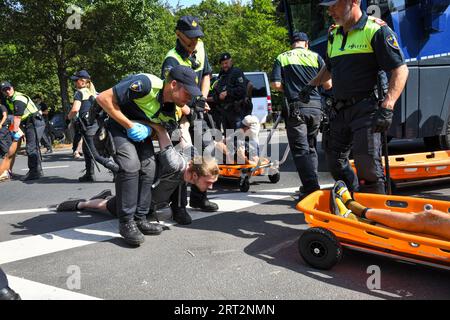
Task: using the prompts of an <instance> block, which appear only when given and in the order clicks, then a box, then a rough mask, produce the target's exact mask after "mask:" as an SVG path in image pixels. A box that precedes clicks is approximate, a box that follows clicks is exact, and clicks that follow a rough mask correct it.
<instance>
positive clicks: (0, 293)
mask: <svg viewBox="0 0 450 320" xmlns="http://www.w3.org/2000/svg"><path fill="white" fill-rule="evenodd" d="M0 300H22V299H21V298H20V296H19V295H18V294H17V293H16V292H15V291H14V290H13V289H11V288H10V287H6V288H3V289H1V290H0Z"/></svg>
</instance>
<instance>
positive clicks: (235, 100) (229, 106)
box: [214, 66, 248, 130]
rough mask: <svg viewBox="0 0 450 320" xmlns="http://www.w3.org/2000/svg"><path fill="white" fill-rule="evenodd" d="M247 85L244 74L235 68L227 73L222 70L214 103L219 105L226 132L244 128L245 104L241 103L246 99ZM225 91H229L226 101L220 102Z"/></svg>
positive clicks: (215, 91) (215, 90)
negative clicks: (221, 94)
mask: <svg viewBox="0 0 450 320" xmlns="http://www.w3.org/2000/svg"><path fill="white" fill-rule="evenodd" d="M247 83H248V80H247V79H246V77H245V75H244V73H243V72H242V71H241V69H239V68H237V67H235V66H232V67H231V68H230V69H229V70H228V71H227V72H225V71H223V70H221V71H220V73H219V80H218V83H217V85H216V86H215V88H214V102H215V103H217V104H218V105H219V110H220V112H221V115H222V125H223V129H224V130H227V129H233V130H236V129H239V128H241V126H242V120H243V119H244V116H245V115H246V114H245V110H243V109H242V106H243V104H242V103H239V102H242V101H243V99H245V96H246V94H247ZM224 91H227V96H226V98H225V100H220V99H219V95H220V93H222V92H224Z"/></svg>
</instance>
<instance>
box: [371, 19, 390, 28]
mask: <svg viewBox="0 0 450 320" xmlns="http://www.w3.org/2000/svg"><path fill="white" fill-rule="evenodd" d="M371 19H372V20H373V21H374V22H375V23H376V24H378V25H380V26H385V25H387V23H386V22H385V21H384V20H381V19H380V18H375V17H371Z"/></svg>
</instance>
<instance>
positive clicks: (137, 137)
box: [127, 123, 152, 142]
mask: <svg viewBox="0 0 450 320" xmlns="http://www.w3.org/2000/svg"><path fill="white" fill-rule="evenodd" d="M151 133H152V128H150V127H149V126H146V125H143V124H140V123H134V124H133V127H131V128H130V129H127V136H128V138H130V139H131V140H133V141H135V142H140V141H142V140H145V139H146V138H147V137H149V136H150V134H151Z"/></svg>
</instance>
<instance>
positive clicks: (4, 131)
mask: <svg viewBox="0 0 450 320" xmlns="http://www.w3.org/2000/svg"><path fill="white" fill-rule="evenodd" d="M11 143H12V138H11V134H10V133H9V130H8V126H3V127H0V158H3V157H4V156H5V155H6V154H7V153H8V151H9V147H11Z"/></svg>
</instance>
